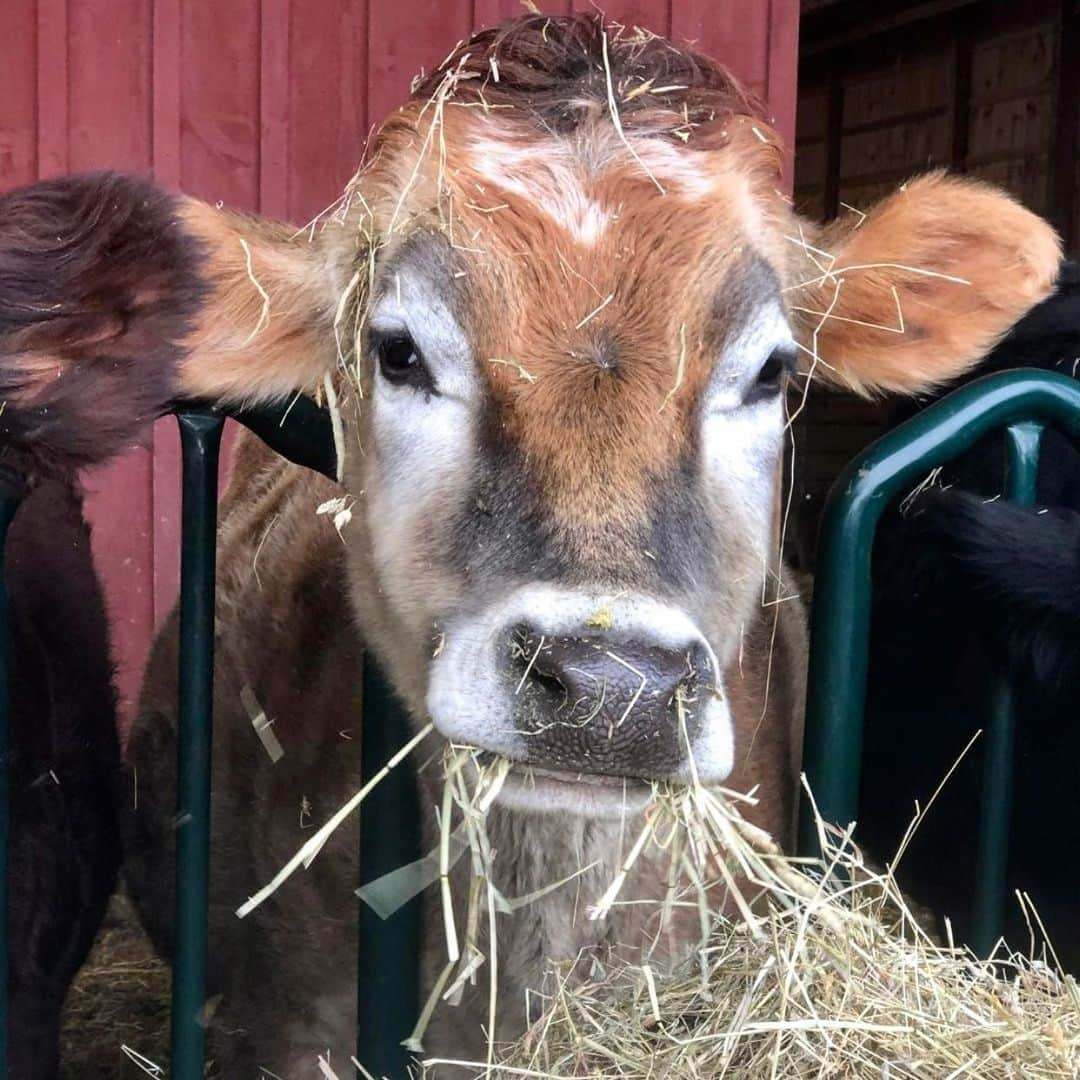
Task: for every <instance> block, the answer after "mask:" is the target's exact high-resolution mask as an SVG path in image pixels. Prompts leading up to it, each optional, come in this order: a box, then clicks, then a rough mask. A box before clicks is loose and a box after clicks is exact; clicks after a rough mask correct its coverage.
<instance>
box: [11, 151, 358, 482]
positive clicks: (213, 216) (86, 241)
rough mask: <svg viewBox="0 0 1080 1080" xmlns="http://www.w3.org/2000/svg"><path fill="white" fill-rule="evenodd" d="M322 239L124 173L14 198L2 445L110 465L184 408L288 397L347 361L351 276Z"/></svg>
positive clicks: (72, 463) (50, 185) (57, 463)
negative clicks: (344, 302)
mask: <svg viewBox="0 0 1080 1080" xmlns="http://www.w3.org/2000/svg"><path fill="white" fill-rule="evenodd" d="M341 276H342V275H341V273H340V272H339V270H338V268H337V267H336V266H335V264H334V260H333V258H332V256H331V255H330V254H329V253H328V248H327V246H326V245H325V244H324V243H322V242H321V241H320V240H319V239H316V240H311V239H310V238H309V236H308V234H306V233H304V234H300V235H297V234H296V233H295V232H294V230H292V229H291V228H290V227H287V226H284V225H280V224H278V223H275V222H269V221H265V220H261V219H258V218H249V217H242V216H239V215H236V214H231V213H228V212H226V211H223V210H219V209H215V208H214V207H211V206H209V205H207V204H205V203H200V202H198V201H196V200H193V199H188V198H185V197H182V196H175V195H170V194H167V193H166V192H164V191H162V190H160V189H158V188H156V187H155V186H154V185H153V184H151V183H150V182H149V181H147V180H144V179H141V178H137V177H132V176H125V175H121V174H118V173H91V174H86V175H82V176H73V177H66V178H63V179H59V180H50V181H46V182H43V183H40V184H36V185H33V186H31V187H27V188H22V189H20V190H17V191H13V192H10V193H9V194H7V195H4V196H3V197H0V402H2V412H0V439H2V440H3V443H4V444H6V448H7V449H8V451H9V453H10V451H11V450H12V449H14V450H15V452H16V453H17V454H18V456H19V457H20V459H22V460H24V461H26V460H28V461H29V462H30V463H31V464H32V465H35V466H39V467H47V468H55V467H60V468H65V469H70V468H76V467H79V466H82V465H86V464H90V463H92V462H96V461H101V460H104V459H105V458H107V457H109V456H110V455H111V454H113V453H115V452H117V451H118V450H119V449H121V448H123V447H124V446H125V445H126V444H127V443H129V442H130V441H131V440H132V438H133V437H134V436H135V435H136V434H137V432H138V430H139V428H140V427H141V426H142V425H143V424H145V423H147V422H148V421H150V420H152V419H154V418H155V417H157V416H158V415H160V414H161V413H162V412H164V411H166V410H167V409H168V408H169V407H170V406H172V405H173V404H175V403H176V402H179V401H182V400H185V399H193V398H197V399H204V400H210V401H214V402H226V401H238V400H244V401H261V400H268V399H274V398H280V397H282V396H284V395H286V394H288V393H290V392H291V391H294V390H297V389H300V388H303V387H306V386H309V385H311V384H313V383H315V382H317V381H318V380H320V379H321V378H322V377H323V375H324V374H325V373H326V372H328V371H330V370H331V369H332V367H333V365H334V363H335V361H336V356H337V349H336V345H335V336H334V315H335V310H336V304H337V297H338V296H339V295H340V291H341V286H342V283H341V281H340V277H341Z"/></svg>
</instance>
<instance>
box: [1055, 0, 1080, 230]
mask: <svg viewBox="0 0 1080 1080" xmlns="http://www.w3.org/2000/svg"><path fill="white" fill-rule="evenodd" d="M1078 50H1080V13H1078V11H1077V4H1076V0H1061V6H1060V21H1059V23H1058V48H1057V67H1056V71H1055V78H1054V98H1055V109H1054V113H1055V115H1054V132H1055V134H1054V139H1053V142H1052V144H1051V147H1050V191H1049V200H1048V203H1047V205H1048V208H1049V213H1048V216H1049V218H1050V220H1051V222H1053V224H1054V226H1055V227H1056V228H1057V230H1058V231H1059V232H1060V233H1061V236H1062V239H1063V240H1064V241H1065V248H1066V250H1067V251H1069V250H1072V248H1073V247H1074V245H1075V244H1076V243H1077V240H1078V237H1077V236H1076V153H1077V143H1078V138H1077V127H1078V125H1080V65H1077V63H1076V57H1077V52H1078Z"/></svg>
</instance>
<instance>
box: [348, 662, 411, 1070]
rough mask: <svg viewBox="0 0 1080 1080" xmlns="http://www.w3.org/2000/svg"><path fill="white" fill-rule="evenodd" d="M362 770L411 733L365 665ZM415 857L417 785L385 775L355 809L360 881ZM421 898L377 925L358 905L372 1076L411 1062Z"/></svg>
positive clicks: (363, 1046) (361, 1030)
mask: <svg viewBox="0 0 1080 1080" xmlns="http://www.w3.org/2000/svg"><path fill="white" fill-rule="evenodd" d="M363 708H364V719H363V724H362V728H361V743H360V765H361V770H362V773H363V778H364V780H365V781H366V780H368V779H369V778H370V777H372V776H374V775H375V773H376V772H378V771H379V769H381V768H382V767H383V766H384V765H385V764H386V763H387V761H389V759H390V758H391V757H392V756H393V755H394V754H395V753H396V752H397V751H398V750H399V749H400V748H401V747H402V746H403V745H404V744H405V743H406V742H408V740H409V738H410V736H411V735H412V729H411V727H410V724H409V719H408V715H407V714H406V712H405V710H404V708H403V707H402V705H401V703H400V702H399V701H398V699H397V697H396V696H395V694H394V692H393V690H392V689H391V688H390V686H389V684H388V683H387V681H386V679H385V677H384V676H383V675H382V674H381V673H380V671H379V669H378V667H377V666H376V665H375V663H374V662H373V660H372V659H371V658H370V657H368V658H365V660H364V685H363ZM419 857H420V805H419V799H418V796H417V786H416V778H415V776H414V775H413V773H412V770H411V769H409V768H407V767H405V766H404V765H403V766H402V767H400V768H397V769H393V770H392V771H391V772H389V773H387V775H386V777H385V779H384V780H383V781H382V783H380V784H379V785H378V786H377V787H376V788H375V789H374V790H373V791H372V792H371V794H370V795H368V797H367V799H366V800H365V801H364V805H363V806H362V807H361V808H360V880H361V881H362V882H365V883H366V882H369V881H372V880H374V879H375V878H377V877H381V876H382V875H383V874H386V873H389V872H390V871H391V870H396V869H397V868H398V867H399V866H404V865H405V864H407V863H410V862H412V861H413V860H415V859H417V858H419ZM420 931H421V926H420V898H419V897H417V898H416V899H414V900H411V901H410V902H409V903H407V904H405V905H403V906H402V907H401V908H399V909H398V910H397V911H395V912H394V913H393V914H392V915H391V916H390V917H389V918H387V919H380V918H379V916H378V915H376V914H375V912H374V911H372V910H371V908H369V907H368V906H367V904H365V903H363V902H361V904H360V935H359V937H360V957H359V974H358V980H357V1005H358V1008H359V1018H358V1023H357V1040H356V1041H357V1060H358V1061H359V1062H360V1063H361V1064H362V1065H363V1066H364V1068H365V1069H367V1071H368V1072H369V1073H371V1075H372V1076H380V1077H389V1078H390V1080H407V1078H408V1076H409V1072H408V1066H409V1063H410V1062H411V1061H412V1060H413V1058H412V1055H411V1054H410V1053H409V1052H408V1051H407V1050H405V1048H404V1047H403V1046H402V1045H401V1042H402V1040H403V1039H406V1038H408V1036H409V1034H410V1033H411V1031H412V1028H413V1026H414V1024H415V1023H416V1018H417V1015H418V1013H419V1008H420V943H421V938H420Z"/></svg>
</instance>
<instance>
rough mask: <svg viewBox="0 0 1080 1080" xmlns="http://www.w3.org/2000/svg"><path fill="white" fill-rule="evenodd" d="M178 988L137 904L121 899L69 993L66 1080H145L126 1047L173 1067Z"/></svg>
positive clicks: (64, 1043) (111, 907) (65, 1021)
mask: <svg viewBox="0 0 1080 1080" xmlns="http://www.w3.org/2000/svg"><path fill="white" fill-rule="evenodd" d="M170 981H171V977H170V972H169V965H168V964H167V963H166V962H165V961H164V960H161V959H159V958H158V957H157V956H156V955H155V953H154V950H153V948H152V946H151V945H150V942H149V941H148V940H147V938H146V935H145V934H144V933H143V930H142V928H141V927H140V926H139V922H138V919H137V918H136V916H135V912H134V910H133V909H132V907H131V903H130V901H129V900H128V899H127V898H126V897H124V896H123V895H117V896H114V897H113V899H112V901H111V903H110V905H109V910H108V913H107V914H106V916H105V921H104V923H103V924H102V927H101V931H100V932H99V934H98V937H97V941H96V942H95V944H94V948H93V950H92V951H91V953H90V956H89V957H88V958H87V961H86V963H85V964H84V965H83V967H82V970H81V971H80V972H79V974H78V976H77V977H76V979H75V981H74V982H73V983H72V985H71V988H70V989H69V991H68V996H67V1001H66V1003H65V1006H64V1016H63V1026H62V1030H61V1036H60V1047H61V1060H62V1061H63V1064H62V1065H61V1067H60V1075H59V1080H132V1078H139V1080H145V1077H146V1075H147V1073H146V1070H145V1069H143V1068H140V1067H139V1066H138V1065H137V1064H136V1063H135V1061H134V1060H133V1059H132V1058H131V1057H130V1056H129V1055H127V1054H125V1052H124V1050H123V1047H125V1046H128V1047H130V1048H131V1050H132V1051H133V1052H134V1053H136V1054H140V1055H142V1056H143V1057H145V1058H146V1059H147V1060H149V1061H151V1062H154V1063H157V1064H159V1065H161V1066H165V1067H167V1066H168V1060H169V1000H170V995H169V986H170Z"/></svg>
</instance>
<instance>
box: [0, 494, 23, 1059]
mask: <svg viewBox="0 0 1080 1080" xmlns="http://www.w3.org/2000/svg"><path fill="white" fill-rule="evenodd" d="M24 494H25V492H24V490H23V487H22V485H21V484H20V483H19V482H18V481H16V480H12V479H8V478H7V477H3V478H0V918H2V920H3V928H4V932H3V933H2V934H0V1077H6V1076H7V1075H8V1017H9V1015H10V1013H9V999H8V976H9V967H10V965H9V963H8V943H9V938H10V931H9V929H8V898H9V895H10V890H9V888H8V869H9V865H8V844H9V841H10V838H11V751H10V742H11V662H12V655H11V648H12V645H11V627H10V626H9V624H8V598H7V573H6V562H5V559H4V548H5V542H6V539H7V531H8V526H9V525H10V524H11V521H12V518H14V517H15V511H16V510H18V509H19V503H20V502H22V498H23V495H24Z"/></svg>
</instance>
